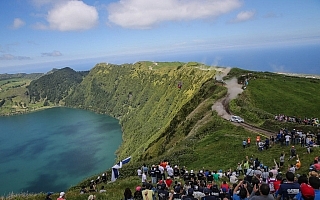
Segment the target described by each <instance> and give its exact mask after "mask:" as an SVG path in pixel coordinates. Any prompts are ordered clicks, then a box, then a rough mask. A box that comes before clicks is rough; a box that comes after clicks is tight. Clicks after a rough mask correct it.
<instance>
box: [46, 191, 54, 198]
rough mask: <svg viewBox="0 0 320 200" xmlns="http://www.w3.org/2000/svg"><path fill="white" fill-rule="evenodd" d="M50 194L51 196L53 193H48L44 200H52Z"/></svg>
mask: <svg viewBox="0 0 320 200" xmlns="http://www.w3.org/2000/svg"><path fill="white" fill-rule="evenodd" d="M52 194H53V192H48V193H47V196H46V199H45V200H52V199H51V195H52Z"/></svg>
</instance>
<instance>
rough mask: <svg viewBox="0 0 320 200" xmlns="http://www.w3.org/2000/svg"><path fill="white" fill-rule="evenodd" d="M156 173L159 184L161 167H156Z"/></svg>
mask: <svg viewBox="0 0 320 200" xmlns="http://www.w3.org/2000/svg"><path fill="white" fill-rule="evenodd" d="M155 173H156V176H157V182H158V181H159V180H161V171H160V169H159V166H157V167H156V169H155Z"/></svg>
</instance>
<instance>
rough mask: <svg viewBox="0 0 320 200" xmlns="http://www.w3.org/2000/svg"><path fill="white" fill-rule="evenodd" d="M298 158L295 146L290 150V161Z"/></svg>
mask: <svg viewBox="0 0 320 200" xmlns="http://www.w3.org/2000/svg"><path fill="white" fill-rule="evenodd" d="M295 157H296V149H295V148H294V146H292V147H291V149H290V158H289V160H291V159H292V158H295Z"/></svg>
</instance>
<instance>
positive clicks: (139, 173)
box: [137, 168, 142, 178]
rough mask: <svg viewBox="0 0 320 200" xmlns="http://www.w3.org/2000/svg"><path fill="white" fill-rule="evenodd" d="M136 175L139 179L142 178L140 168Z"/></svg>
mask: <svg viewBox="0 0 320 200" xmlns="http://www.w3.org/2000/svg"><path fill="white" fill-rule="evenodd" d="M137 174H138V177H139V178H142V170H141V169H140V168H139V169H137Z"/></svg>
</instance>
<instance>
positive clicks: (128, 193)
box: [123, 188, 133, 200]
mask: <svg viewBox="0 0 320 200" xmlns="http://www.w3.org/2000/svg"><path fill="white" fill-rule="evenodd" d="M123 196H124V200H133V196H132V192H131V190H130V188H126V189H125V190H124V193H123Z"/></svg>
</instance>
